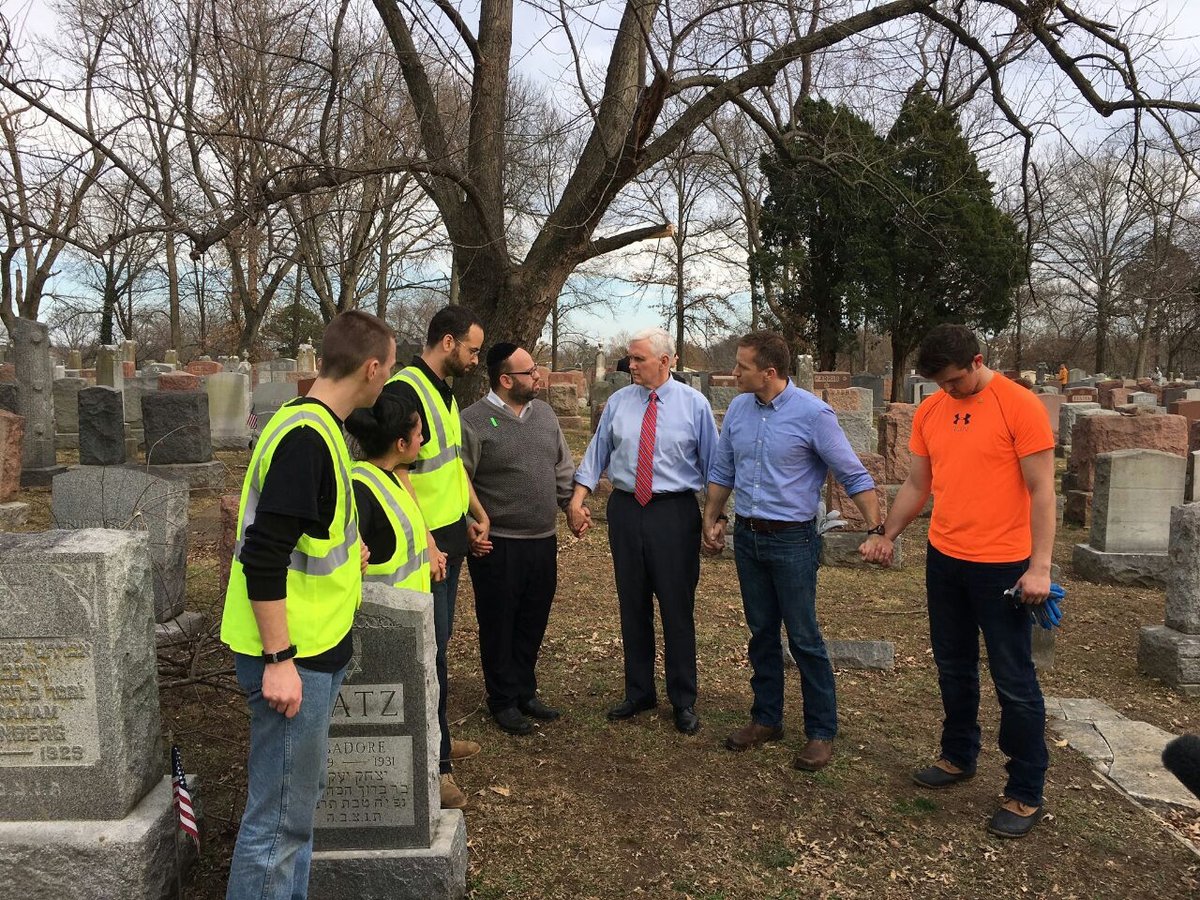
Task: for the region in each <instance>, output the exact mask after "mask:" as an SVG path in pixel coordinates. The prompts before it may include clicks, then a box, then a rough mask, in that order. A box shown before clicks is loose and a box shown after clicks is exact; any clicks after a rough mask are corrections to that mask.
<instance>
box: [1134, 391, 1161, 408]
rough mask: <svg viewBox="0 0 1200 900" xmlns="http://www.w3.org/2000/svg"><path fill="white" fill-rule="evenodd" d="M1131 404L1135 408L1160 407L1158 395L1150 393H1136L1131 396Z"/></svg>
mask: <svg viewBox="0 0 1200 900" xmlns="http://www.w3.org/2000/svg"><path fill="white" fill-rule="evenodd" d="M1129 402H1130V403H1132V404H1133V405H1134V406H1158V395H1157V394H1152V393H1150V392H1149V391H1134V392H1133V393H1132V394H1130V395H1129Z"/></svg>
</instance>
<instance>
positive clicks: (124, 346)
mask: <svg viewBox="0 0 1200 900" xmlns="http://www.w3.org/2000/svg"><path fill="white" fill-rule="evenodd" d="M121 362H123V363H133V364H134V365H136V364H137V341H121Z"/></svg>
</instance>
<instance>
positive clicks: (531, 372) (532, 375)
mask: <svg viewBox="0 0 1200 900" xmlns="http://www.w3.org/2000/svg"><path fill="white" fill-rule="evenodd" d="M500 374H501V375H528V376H529V377H530V378H537V376H538V367H537V366H534V367H533V368H532V369H529V370H528V371H523V372H501V373H500Z"/></svg>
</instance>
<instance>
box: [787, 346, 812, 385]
mask: <svg viewBox="0 0 1200 900" xmlns="http://www.w3.org/2000/svg"><path fill="white" fill-rule="evenodd" d="M813 375H814V373H813V358H812V357H811V356H809V355H808V354H807V353H801V354H799V355H798V356H797V357H796V374H795V376H794V377H793V378H792V380H793V381H794V382H795V383H796V387H798V388H803V389H804V390H806V391H811V390H813V388H814V387H815V385H814V383H813Z"/></svg>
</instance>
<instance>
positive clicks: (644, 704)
mask: <svg viewBox="0 0 1200 900" xmlns="http://www.w3.org/2000/svg"><path fill="white" fill-rule="evenodd" d="M656 706H658V703H657V702H655V701H654V700H641V701H639V702H637V703H634V702H633V701H632V700H630V699H629V698H628V697H626V698H625V699H624V700H622V701H621V702H620V703H618V704H617V705H616V706H614V707H613V708H612V709H610V710H609V711H608V718H609V721H612V722H619V721H620V720H622V719H632V718H633V717H634V716H636V715H637V714H638V713H640V712H645V711H646V710H648V709H654V707H656Z"/></svg>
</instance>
